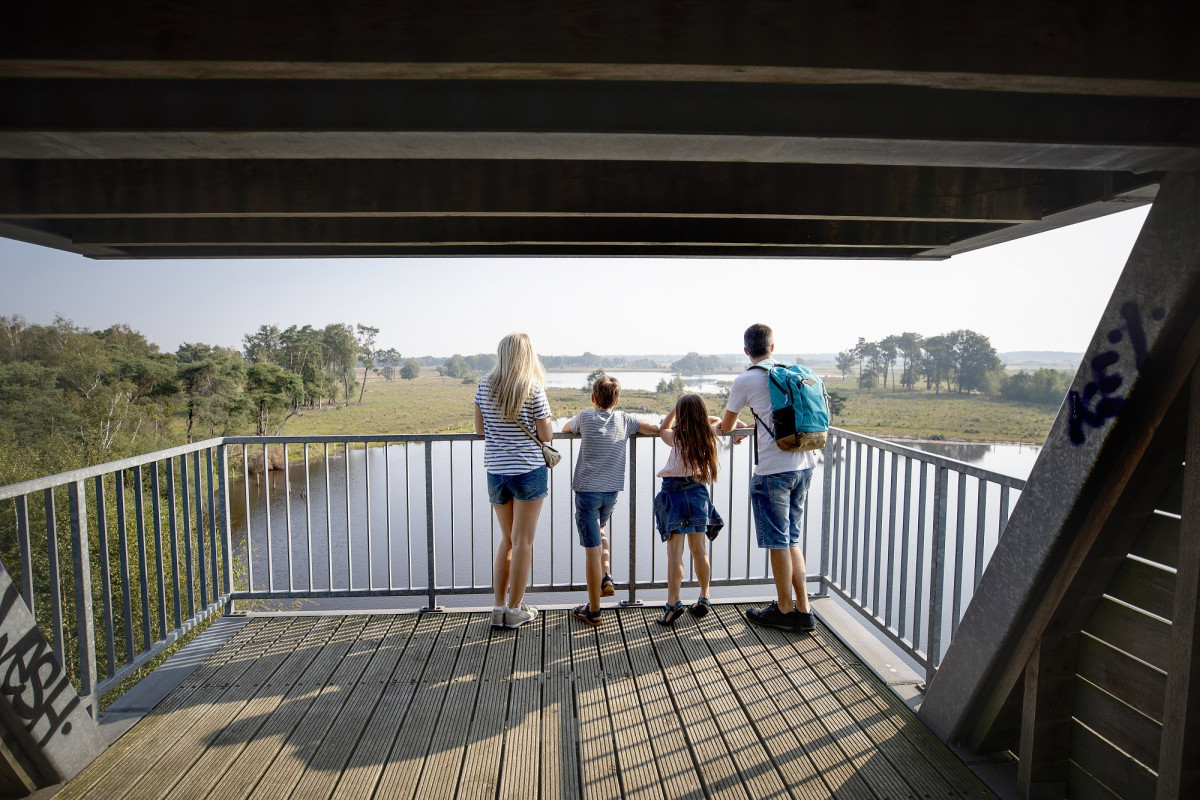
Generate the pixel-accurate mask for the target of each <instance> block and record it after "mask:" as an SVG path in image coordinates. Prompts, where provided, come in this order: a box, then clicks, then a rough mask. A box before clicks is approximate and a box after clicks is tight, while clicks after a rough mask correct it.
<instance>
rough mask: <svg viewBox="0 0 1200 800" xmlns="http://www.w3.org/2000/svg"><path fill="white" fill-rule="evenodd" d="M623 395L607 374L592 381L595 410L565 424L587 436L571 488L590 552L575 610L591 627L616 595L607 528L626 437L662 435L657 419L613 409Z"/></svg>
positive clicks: (621, 483) (582, 540) (621, 484)
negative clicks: (583, 594)
mask: <svg viewBox="0 0 1200 800" xmlns="http://www.w3.org/2000/svg"><path fill="white" fill-rule="evenodd" d="M620 395H621V382H620V381H618V380H617V379H616V378H614V377H612V376H611V375H602V376H601V377H600V378H598V379H597V380H596V382H595V383H594V384H592V405H593V410H591V411H580V412H579V413H578V414H576V415H575V416H574V417H573V418H571V420H570V421H569V422H567V424H565V425H563V433H578V434H579V435H580V437H581V439H582V441H581V443H580V445H579V459H578V461H576V463H575V475H574V477H573V479H572V481H571V486H572V488H574V490H575V525H576V527H577V528H578V529H579V544H580V545H582V546H583V548H584V551H585V552H586V553H587V567H586V574H587V587H588V602H586V603H582V604H580V605H578V606H576V607H575V609H574V611H573V612H572V614H573V615H574V616H575V618H576V619H578V620H580V621H582V622H586V623H587V624H588V625H599V624H600V598H601V597H602V596H603V597H612V596H613V595H614V594H615V593H616V586H615V585H614V584H613V580H612V578H611V577H610V576H609V574H608V571H609V550H608V537H607V535H606V531H607V529H608V522H609V520H610V519H611V518H612V512H613V506H614V505H616V503H617V493H618V492H620V491H621V490H622V489H624V488H625V452H626V443H625V441H626V439H628V438H629V437H630V436H633V435H634V434H635V433H642V434H645V435H648V436H653V435H655V434H657V433H658V426H657V425H655V424H654V423H652V422H642V421H641V420H639V419H638V418H637V417H633V416H630V415H629V414H626V413H625V412H624V411H614V410H613V409H614V408H616V405H617V401H618V399H619V398H620ZM602 576H603V577H602Z"/></svg>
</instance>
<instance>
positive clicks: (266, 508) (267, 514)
mask: <svg viewBox="0 0 1200 800" xmlns="http://www.w3.org/2000/svg"><path fill="white" fill-rule="evenodd" d="M262 450H263V469H262V482H263V515H264V518H263V525H264V527H265V528H266V530H267V591H269V592H273V591H275V551H274V544H273V543H272V541H271V538H272V537H271V454H270V453H269V452H268V451H267V445H266V444H263V446H262Z"/></svg>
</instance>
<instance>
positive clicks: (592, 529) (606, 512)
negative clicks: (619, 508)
mask: <svg viewBox="0 0 1200 800" xmlns="http://www.w3.org/2000/svg"><path fill="white" fill-rule="evenodd" d="M616 504H617V493H616V492H576V493H575V527H576V528H578V529H579V544H580V546H581V547H599V546H600V529H601V528H604V527H606V526H607V525H608V522H609V520H610V519H612V513H613V506H615V505H616Z"/></svg>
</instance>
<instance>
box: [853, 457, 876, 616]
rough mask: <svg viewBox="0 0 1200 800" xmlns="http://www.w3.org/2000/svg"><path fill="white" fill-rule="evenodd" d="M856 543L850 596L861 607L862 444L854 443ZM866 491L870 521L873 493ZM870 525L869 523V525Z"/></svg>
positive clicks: (868, 460) (869, 466)
mask: <svg viewBox="0 0 1200 800" xmlns="http://www.w3.org/2000/svg"><path fill="white" fill-rule="evenodd" d="M854 450H855V455H854V526H853V528H854V530H853V534H854V541H852V542H851V543H850V596H851V597H852V598H854V601H855V602H856V603H858V604H859V605H861V604H862V602H861V598H859V596H858V556H859V552H860V551H861V550H862V545H861V540H862V539H863V538H864V536H863V526H861V525H860V524H859V522H860V520H862V519H863V516H864V515H863V510H864V509H863V505H862V502H863V494H864V493H863V488H864V487H863V485H862V442H855V443H854ZM870 481H871V448H869V447H868V448H867V483H868V484H870ZM865 488H866V489H867V491H866V498H867V499H866V509H865V511H866V514H865V516H866V518H867V519H870V514H871V492H870V486H869V485H868V486H867V487H865ZM869 524H870V523H868V525H869Z"/></svg>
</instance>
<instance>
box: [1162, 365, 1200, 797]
mask: <svg viewBox="0 0 1200 800" xmlns="http://www.w3.org/2000/svg"><path fill="white" fill-rule="evenodd" d="M1190 389H1191V397H1190V398H1189V402H1188V422H1187V454H1186V457H1185V458H1186V463H1187V466H1186V467H1185V469H1184V474H1183V514H1182V517H1183V519H1182V526H1181V530H1180V536H1179V568H1178V572H1177V573H1176V575H1175V611H1174V614H1173V616H1172V618H1171V651H1170V656H1169V662H1168V665H1167V693H1166V706H1165V713H1164V715H1163V728H1162V745H1161V747H1160V749H1159V762H1158V790H1157V794H1156V796H1157V797H1158V798H1159V800H1168V798H1169V799H1170V800H1175V798H1179V797H1197V796H1200V760H1198V759H1197V758H1196V754H1197V753H1200V684H1197V683H1196V682H1195V681H1194V680H1193V679H1194V678H1195V676H1200V614H1197V608H1196V604H1197V600H1198V599H1200V365H1198V366H1197V367H1196V368H1194V369H1193V370H1192V377H1191V386H1190Z"/></svg>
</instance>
